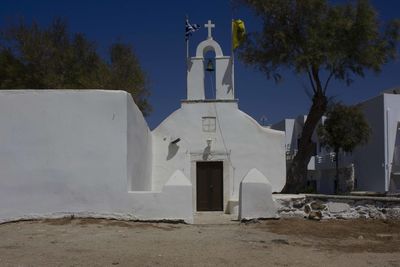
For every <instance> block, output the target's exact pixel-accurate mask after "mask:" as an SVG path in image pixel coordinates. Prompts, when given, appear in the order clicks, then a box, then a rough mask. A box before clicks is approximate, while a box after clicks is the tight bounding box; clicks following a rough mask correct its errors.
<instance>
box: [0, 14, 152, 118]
mask: <svg viewBox="0 0 400 267" xmlns="http://www.w3.org/2000/svg"><path fill="white" fill-rule="evenodd" d="M0 89H114V90H125V91H127V92H129V93H131V94H132V96H133V99H134V100H135V102H136V104H137V105H138V106H139V108H140V109H141V111H142V112H143V114H144V115H147V114H148V113H149V112H150V110H151V107H150V105H149V104H148V102H147V97H148V95H149V90H148V81H147V77H146V75H145V73H144V72H143V70H142V69H141V67H140V64H139V61H138V59H137V57H136V55H135V53H134V51H133V48H132V47H131V46H129V45H126V44H122V43H116V44H113V45H111V47H110V50H109V58H108V59H103V58H102V57H101V56H100V55H99V54H98V52H97V50H96V45H95V44H94V42H91V41H89V40H88V39H87V38H86V37H85V36H84V35H83V34H81V33H74V34H71V33H70V32H69V30H68V26H67V23H66V22H65V21H64V20H61V19H59V18H56V19H54V20H53V22H52V24H51V25H49V26H48V27H47V28H41V27H40V26H39V25H38V24H37V23H36V22H33V23H32V24H30V25H27V24H25V23H23V22H20V23H19V24H17V25H12V26H10V27H7V28H6V29H3V30H2V31H1V38H0Z"/></svg>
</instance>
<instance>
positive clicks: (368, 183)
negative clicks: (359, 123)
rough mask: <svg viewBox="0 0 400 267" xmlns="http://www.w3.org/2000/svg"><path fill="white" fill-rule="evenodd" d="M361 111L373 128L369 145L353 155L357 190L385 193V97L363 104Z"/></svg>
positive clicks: (360, 148) (357, 149)
mask: <svg viewBox="0 0 400 267" xmlns="http://www.w3.org/2000/svg"><path fill="white" fill-rule="evenodd" d="M361 110H362V112H363V114H364V116H365V119H366V120H367V121H368V124H369V126H370V127H371V130H372V132H371V136H370V139H369V141H368V143H367V144H366V145H364V146H360V147H357V148H356V149H355V151H354V153H353V155H354V168H355V177H356V179H357V189H356V190H363V191H376V192H385V191H386V182H385V137H384V135H385V111H384V101H383V95H380V96H377V97H375V98H373V99H370V100H368V101H365V102H363V103H361Z"/></svg>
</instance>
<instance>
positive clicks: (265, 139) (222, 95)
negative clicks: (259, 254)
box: [0, 22, 286, 222]
mask: <svg viewBox="0 0 400 267" xmlns="http://www.w3.org/2000/svg"><path fill="white" fill-rule="evenodd" d="M206 26H208V27H209V34H208V37H207V39H206V40H204V41H203V42H201V43H200V44H199V45H198V47H197V50H196V55H195V56H194V57H190V58H189V59H188V70H187V99H186V100H183V101H182V102H181V108H180V109H178V110H177V111H175V112H174V113H173V114H171V115H170V116H169V117H168V118H166V119H165V120H164V121H163V122H162V123H161V124H160V125H159V126H158V127H157V128H156V129H155V130H154V131H152V132H150V130H149V129H148V127H147V124H146V122H145V121H144V119H143V116H142V115H141V113H140V111H139V110H138V108H137V107H136V105H135V103H134V102H133V101H132V98H131V96H130V95H129V94H127V93H126V92H123V91H105V90H79V91H77V90H9V91H0V125H2V127H1V128H0V137H1V139H0V170H1V171H0V174H1V177H0V222H2V221H9V220H14V219H20V218H37V217H59V216H64V215H65V214H74V215H75V216H92V217H96V216H97V217H113V218H128V219H150V220H162V219H173V220H176V219H181V220H184V221H187V222H192V221H193V215H194V213H195V212H197V211H223V212H226V213H234V214H238V215H239V217H240V218H247V219H249V218H257V217H276V213H275V208H274V204H273V200H272V196H271V193H272V192H273V191H275V192H279V191H280V190H281V189H282V188H283V186H284V184H285V181H286V172H285V171H286V169H285V148H284V146H285V140H284V138H285V137H284V133H283V132H281V131H276V130H271V129H267V128H264V127H261V126H260V125H259V124H258V123H257V122H256V121H255V120H254V119H252V118H251V117H250V116H248V115H247V114H245V113H244V112H242V111H240V110H239V109H238V101H237V99H235V95H234V90H235V88H234V77H233V63H232V62H233V61H232V59H231V58H230V57H229V56H224V55H223V52H222V49H221V47H220V46H219V44H218V43H217V42H216V41H214V39H213V38H212V36H211V27H212V26H213V25H212V24H211V23H210V22H209V23H208V24H207V25H206ZM209 51H213V52H214V53H215V59H213V60H214V62H215V80H214V82H215V84H214V86H215V87H214V88H215V96H216V97H215V99H206V98H205V89H204V86H205V83H204V80H205V68H206V65H207V63H208V61H207V59H205V58H204V55H205V54H206V53H207V52H209Z"/></svg>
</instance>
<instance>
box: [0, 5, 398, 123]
mask: <svg viewBox="0 0 400 267" xmlns="http://www.w3.org/2000/svg"><path fill="white" fill-rule="evenodd" d="M334 2H344V1H342V0H336V1H334ZM371 2H372V4H373V5H374V6H375V8H376V9H377V11H378V14H379V18H380V19H381V20H382V21H387V20H389V19H393V18H400V1H392V0H380V1H379V0H375V1H371ZM0 4H1V5H0V27H1V28H3V27H5V26H6V25H8V24H9V23H10V22H12V21H17V19H18V18H21V17H22V18H23V19H24V20H25V21H26V22H28V23H29V22H31V21H32V20H33V19H34V20H36V21H37V22H38V23H39V24H40V25H42V26H46V25H48V24H49V23H50V22H51V21H52V20H53V18H55V17H62V18H64V19H66V20H67V22H68V24H69V28H70V31H71V32H81V33H84V34H85V35H86V36H87V37H88V38H89V39H90V40H92V41H95V42H96V44H97V48H98V50H99V52H100V53H101V54H102V55H105V54H106V52H107V49H108V47H109V46H110V45H111V44H112V43H113V42H116V41H122V42H124V43H129V44H131V45H133V47H134V50H135V53H136V55H137V56H138V58H139V61H140V64H141V66H142V67H143V69H144V71H145V72H146V73H147V76H148V78H149V81H150V90H151V96H150V98H149V101H150V104H151V105H152V107H153V111H152V113H151V114H150V115H149V116H148V117H146V120H147V122H148V124H149V127H150V128H151V129H154V128H155V127H157V125H159V124H160V123H161V122H162V121H163V120H164V119H165V118H166V117H167V116H168V115H169V114H171V113H172V112H173V111H175V110H176V109H178V108H179V107H180V101H181V100H182V99H185V98H186V64H185V58H186V45H185V41H184V22H185V16H186V15H187V16H189V20H190V22H191V23H197V24H200V25H201V26H202V28H201V29H200V30H199V31H197V32H196V33H194V34H193V36H192V38H191V39H190V43H189V47H190V55H191V56H193V55H194V53H195V49H196V46H197V44H199V43H200V42H201V41H202V40H204V39H205V38H206V37H207V29H206V28H204V24H205V23H207V21H208V20H209V19H210V20H212V22H213V23H215V25H216V27H215V28H214V29H213V38H214V40H216V41H217V42H218V43H219V44H220V45H221V47H222V50H223V53H224V55H230V54H231V52H230V42H231V37H230V29H231V26H230V22H231V19H232V18H235V19H242V20H243V21H244V22H245V24H246V30H247V32H252V31H256V30H257V29H259V28H260V21H259V20H258V19H257V18H255V17H254V15H253V14H252V13H251V12H250V11H249V10H246V9H245V8H240V9H236V8H235V9H232V5H231V2H230V1H229V0H200V1H199V0H197V1H192V0H186V1H182V0H171V1H162V0H158V1H154V0H147V1H143V0H142V1H134V0H131V1H128V0H97V1H94V0H87V1H85V0H79V1H78V0H68V1H65V0H57V1H54V0H52V1H51V0H0ZM282 74H283V77H284V80H283V81H282V82H280V83H279V84H276V83H275V82H274V81H271V80H268V79H267V78H266V76H265V75H264V74H263V73H261V72H259V71H257V70H256V69H254V68H253V67H249V66H244V65H243V64H242V63H241V62H240V61H239V60H238V59H237V57H236V59H235V95H236V98H238V99H239V108H240V109H241V110H243V111H244V112H246V113H248V114H249V115H250V116H252V117H253V118H254V119H256V120H257V121H259V122H262V123H263V124H273V123H276V122H278V121H280V120H282V119H284V118H294V117H296V116H298V115H300V114H307V113H308V109H309V107H310V104H311V100H310V98H309V97H308V96H307V93H306V91H305V89H304V88H305V87H306V86H308V82H307V80H306V79H305V77H302V76H298V75H295V74H294V73H292V72H291V71H290V70H285V71H284V72H283V73H282ZM397 86H400V61H399V60H396V61H394V62H390V63H388V64H387V65H385V66H384V67H383V70H382V72H381V73H380V74H379V75H376V74H374V73H371V72H367V73H366V75H365V77H364V78H356V79H355V81H354V83H352V84H351V85H350V86H346V84H344V83H342V82H336V81H334V82H333V83H331V85H330V87H329V89H328V95H329V96H332V97H334V99H335V100H337V101H342V102H344V103H346V104H355V103H358V102H360V101H363V100H366V99H369V98H372V97H374V96H376V95H378V94H379V93H380V92H381V91H382V90H385V89H389V88H392V87H397Z"/></svg>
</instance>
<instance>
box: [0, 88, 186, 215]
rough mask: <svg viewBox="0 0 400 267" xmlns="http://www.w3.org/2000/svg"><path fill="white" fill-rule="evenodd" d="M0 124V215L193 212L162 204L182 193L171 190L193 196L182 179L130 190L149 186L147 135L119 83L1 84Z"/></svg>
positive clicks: (138, 115)
mask: <svg viewBox="0 0 400 267" xmlns="http://www.w3.org/2000/svg"><path fill="white" fill-rule="evenodd" d="M0 126H1V127H0V222H4V221H9V220H14V219H20V218H36V217H54V216H56V217H57V216H62V215H63V214H75V215H78V216H103V217H118V218H129V219H132V218H133V219H135V218H136V219H160V218H161V217H162V218H166V219H185V220H187V221H191V220H192V212H191V210H190V209H183V208H181V209H174V208H168V207H166V205H169V204H171V203H174V201H175V202H176V201H178V202H181V201H182V199H179V198H178V197H177V196H175V195H179V193H177V192H183V193H182V195H183V197H185V196H187V198H189V199H191V196H190V195H189V196H188V195H187V193H185V192H187V191H188V189H187V188H188V184H187V183H185V182H183V183H182V184H179V181H182V179H180V180H179V179H178V182H173V183H172V185H170V186H169V187H165V188H164V189H163V191H162V192H146V193H143V192H140V193H137V192H130V190H151V159H152V157H151V152H152V146H151V143H152V139H151V133H150V131H149V129H148V127H147V124H146V122H145V121H144V119H143V117H142V114H141V113H140V111H139V109H138V108H137V106H136V105H135V104H134V102H133V100H132V98H131V96H130V94H128V93H126V92H124V91H104V90H79V91H77V90H39V91H35V90H10V91H0ZM168 178H169V177H167V179H168ZM171 188H172V189H171ZM171 190H172V191H173V194H172V195H173V196H171V194H170V193H168V192H169V191H171ZM190 191H191V187H190ZM168 196H169V197H168ZM166 198H168V201H166ZM180 198H182V197H180ZM143 203H146V205H145V206H143ZM163 203H164V204H163ZM172 207H175V206H173V205H172ZM188 207H189V208H190V205H188ZM157 211H162V212H158V213H157ZM155 214H158V215H157V216H155ZM160 216H161V217H160Z"/></svg>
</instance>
